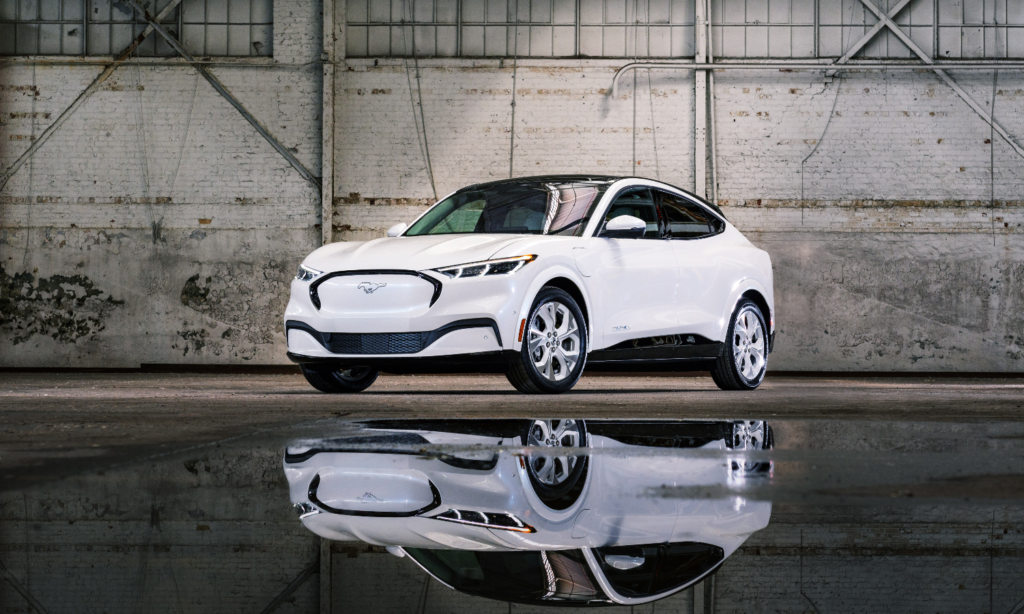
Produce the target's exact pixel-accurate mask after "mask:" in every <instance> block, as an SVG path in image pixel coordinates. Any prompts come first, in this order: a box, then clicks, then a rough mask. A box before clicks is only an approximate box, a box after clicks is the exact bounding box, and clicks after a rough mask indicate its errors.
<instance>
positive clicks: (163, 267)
mask: <svg viewBox="0 0 1024 614" xmlns="http://www.w3.org/2000/svg"><path fill="white" fill-rule="evenodd" d="M320 13H321V6H320V2H319V1H312V0H279V1H277V2H275V6H274V14H275V28H274V58H273V60H272V61H269V60H262V59H255V60H251V59H244V60H235V61H229V62H227V63H221V64H217V65H215V66H213V67H212V69H211V70H212V72H214V73H215V74H216V75H217V77H218V78H219V79H220V80H221V81H222V82H223V83H224V85H225V86H226V87H227V88H228V89H229V90H230V91H231V92H232V93H233V94H234V95H235V96H237V97H238V98H239V100H240V101H241V102H242V104H243V105H244V106H246V107H247V108H248V109H249V111H250V112H251V113H252V114H253V115H254V116H255V117H256V118H257V119H258V120H259V121H260V122H262V123H263V124H264V125H265V126H266V127H267V128H268V129H269V130H270V131H271V132H272V133H273V134H275V135H276V136H277V137H278V139H279V140H280V141H281V142H282V143H283V144H284V145H285V146H286V147H288V148H291V149H292V151H293V152H294V153H295V155H296V157H297V158H298V159H299V160H300V161H301V162H302V163H303V164H304V165H305V166H306V167H307V168H309V169H311V170H312V172H313V173H314V174H315V175H319V174H320V142H321V141H320V116H321V109H322V106H321V104H320V83H321V79H320V69H319V66H318V65H316V64H310V62H312V61H314V60H316V59H318V58H319V55H320V40H321V38H320ZM72 61H73V60H72ZM134 62H135V60H132V61H131V62H129V63H126V64H125V65H124V66H122V67H121V68H119V69H118V70H117V72H115V73H114V75H113V76H112V77H111V78H110V80H108V81H107V82H106V83H105V84H104V85H103V86H102V88H101V89H100V91H98V92H97V93H96V94H95V95H93V96H92V98H90V99H89V100H88V102H86V103H85V104H84V105H83V106H82V107H81V108H80V109H79V110H78V112H77V113H75V115H73V116H72V117H71V119H70V120H68V122H67V123H66V124H64V126H63V127H62V128H61V129H60V130H59V131H57V132H56V133H55V134H54V136H53V137H52V138H51V139H50V140H49V141H48V142H47V143H46V144H45V145H44V146H43V147H42V148H41V149H40V150H39V151H38V152H37V154H36V155H35V156H34V157H33V158H31V160H30V161H29V162H28V163H26V164H25V165H24V166H23V167H22V168H21V170H20V171H19V172H18V173H17V174H15V175H14V177H13V178H12V179H11V181H10V182H9V183H8V184H7V185H6V186H5V187H4V189H3V191H2V192H0V344H2V345H3V346H4V348H5V350H4V351H3V352H0V366H58V367H137V366H139V365H140V364H141V363H218V362H219V363H235V364H267V363H280V362H282V360H284V354H283V350H282V347H283V332H282V331H281V328H282V324H281V314H282V313H283V310H284V306H285V304H286V302H287V289H288V284H289V282H290V280H291V278H292V276H293V275H294V269H295V266H296V264H297V263H298V262H299V261H301V259H302V258H303V257H304V256H305V254H307V253H308V252H309V251H311V250H312V249H314V248H315V247H317V246H318V245H319V239H320V231H319V228H318V224H319V217H320V213H319V201H320V191H319V188H317V187H314V186H311V185H310V184H308V183H307V182H306V181H305V180H303V179H302V177H301V176H300V175H299V174H298V173H297V172H296V171H295V170H294V169H293V168H292V167H291V166H289V165H288V163H287V162H286V161H285V160H284V159H283V158H282V157H281V156H280V155H279V154H278V153H277V152H275V151H274V150H273V149H272V148H271V146H270V145H269V144H268V143H267V142H266V141H265V140H264V139H263V138H262V137H261V136H259V135H258V134H257V133H256V131H255V130H254V129H253V128H252V127H251V126H250V125H249V124H248V123H247V122H246V121H245V120H244V119H243V118H242V116H241V115H240V114H239V113H238V112H237V111H235V110H234V109H233V108H232V107H231V106H230V105H229V104H228V102H227V101H226V100H224V99H223V98H222V97H221V96H220V95H218V94H217V93H216V92H215V91H214V90H213V89H212V88H211V87H210V85H209V84H208V83H207V82H206V81H204V80H203V79H202V78H200V77H199V76H198V74H197V73H196V71H195V70H193V69H192V68H191V67H189V66H187V65H182V64H181V63H180V62H177V61H175V60H160V59H157V60H155V61H149V62H146V61H145V60H144V61H143V64H144V65H141V66H139V65H135V64H134ZM101 70H102V66H98V65H87V64H81V63H79V64H72V65H66V64H65V65H45V64H39V63H29V62H17V61H16V62H10V61H8V62H5V63H2V64H0V110H2V119H0V141H2V143H3V145H2V146H0V166H3V167H4V168H5V169H6V168H7V167H8V166H9V165H10V164H11V163H12V162H13V161H14V160H15V159H16V158H17V157H18V156H20V155H21V153H22V152H23V151H24V150H25V149H27V148H28V146H29V144H30V143H31V141H32V140H34V139H35V138H36V137H38V135H39V134H40V133H41V132H42V131H43V129H45V127H46V126H48V125H49V124H50V123H51V122H52V121H53V119H55V118H56V116H57V115H58V114H59V113H60V112H61V111H63V110H64V108H65V107H66V106H67V105H69V104H70V103H71V102H72V101H73V100H74V98H75V97H76V96H77V95H78V93H79V92H80V91H82V90H83V89H85V87H86V86H87V85H88V84H89V83H91V82H92V80H93V79H94V78H95V76H96V75H98V74H99V73H100V71H101Z"/></svg>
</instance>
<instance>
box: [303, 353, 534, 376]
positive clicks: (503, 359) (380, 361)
mask: <svg viewBox="0 0 1024 614" xmlns="http://www.w3.org/2000/svg"><path fill="white" fill-rule="evenodd" d="M518 357H519V352H515V351H512V350H505V351H501V352H480V353H476V354H454V355H452V356H423V357H415V356H409V357H395V358H344V359H338V358H333V357H328V358H320V357H314V356H303V355H301V354H293V353H291V352H288V359H289V360H291V361H292V362H294V363H296V364H299V365H302V366H303V367H304V368H305V369H307V370H312V371H318V372H331V371H340V370H344V369H350V368H352V367H370V368H372V369H376V370H378V371H384V372H386V373H393V374H395V375H410V374H427V373H504V372H505V370H506V369H507V368H508V363H509V360H512V359H515V358H518Z"/></svg>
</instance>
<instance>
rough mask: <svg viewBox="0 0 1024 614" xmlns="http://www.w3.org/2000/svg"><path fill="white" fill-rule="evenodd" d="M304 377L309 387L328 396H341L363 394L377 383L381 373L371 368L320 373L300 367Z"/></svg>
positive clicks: (354, 368)
mask: <svg viewBox="0 0 1024 614" xmlns="http://www.w3.org/2000/svg"><path fill="white" fill-rule="evenodd" d="M300 367H301V369H302V375H303V376H305V378H306V381H307V382H309V385H310V386H312V387H314V388H316V389H317V390H319V391H320V392H326V393H328V394H340V393H345V392H362V391H364V390H366V389H367V388H369V387H370V385H372V384H373V382H375V381H377V376H378V375H380V371H377V370H375V369H371V368H370V367H352V368H351V369H345V370H342V371H328V372H326V373H320V372H317V371H313V370H312V369H309V368H307V367H306V366H305V365H300Z"/></svg>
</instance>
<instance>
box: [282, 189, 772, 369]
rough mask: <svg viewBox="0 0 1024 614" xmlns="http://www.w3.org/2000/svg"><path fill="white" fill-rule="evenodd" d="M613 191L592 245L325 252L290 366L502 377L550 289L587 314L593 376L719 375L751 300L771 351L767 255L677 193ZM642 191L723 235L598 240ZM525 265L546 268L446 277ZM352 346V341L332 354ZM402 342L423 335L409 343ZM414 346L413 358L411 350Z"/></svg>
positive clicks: (380, 243)
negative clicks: (693, 213)
mask: <svg viewBox="0 0 1024 614" xmlns="http://www.w3.org/2000/svg"><path fill="white" fill-rule="evenodd" d="M527 179H531V178H527ZM556 179H558V178H553V179H552V181H554V180H556ZM561 180H562V181H570V180H572V181H583V179H582V178H579V177H575V178H562V179H561ZM595 181H597V180H595ZM600 181H603V182H604V184H606V185H607V187H606V189H605V190H604V192H603V195H602V196H601V198H600V200H599V201H598V202H597V204H596V205H595V206H594V207H595V208H594V209H593V211H594V213H593V214H592V215H591V216H590V217H589V220H588V221H587V222H586V224H585V227H584V228H583V230H582V231H580V232H579V236H563V235H537V234H473V233H468V234H437V235H425V236H394V237H386V238H380V239H374V240H371V241H360V242H339V243H332V244H329V245H325V246H324V247H321V248H319V249H317V250H316V251H314V252H313V253H311V254H310V255H309V256H308V257H307V258H306V259H305V261H304V262H303V266H304V267H307V268H308V269H313V270H315V271H317V272H320V273H322V274H321V275H320V276H319V277H317V278H316V279H314V280H312V281H304V280H301V279H298V278H296V279H295V280H294V281H292V285H291V300H290V301H289V303H288V306H287V309H286V312H285V327H286V334H287V342H288V352H289V357H290V358H291V359H292V360H293V361H295V362H298V363H300V364H307V365H309V364H315V363H320V364H322V365H331V366H336V367H338V368H343V367H346V366H353V365H373V366H374V367H375V368H381V369H387V370H389V371H391V372H409V371H417V370H426V371H430V370H444V371H447V370H451V371H457V370H467V369H469V370H486V368H487V365H489V364H497V365H498V366H497V367H494V369H495V370H498V371H500V370H501V369H502V367H501V366H500V365H501V364H502V361H503V360H505V359H507V358H508V356H510V355H515V354H517V353H518V352H519V351H520V349H521V346H522V340H521V338H520V337H521V332H520V331H521V328H522V326H523V325H524V318H525V317H526V315H527V314H528V313H529V311H530V309H531V306H532V305H533V303H534V300H535V298H536V297H537V295H538V293H539V292H540V291H541V289H542V288H544V287H545V286H551V285H555V286H558V287H561V288H563V289H566V290H567V291H569V292H570V294H573V296H574V298H576V299H577V302H578V303H580V308H581V309H582V311H583V314H584V317H585V319H586V326H587V331H588V337H589V347H588V348H587V349H588V352H589V357H588V358H587V365H588V367H590V366H595V365H599V364H600V363H604V364H606V365H608V364H610V365H612V366H614V367H615V368H620V367H621V366H622V365H623V364H625V363H627V362H639V363H643V364H647V365H650V364H652V363H654V362H658V363H662V364H671V365H672V368H678V369H682V370H685V369H688V368H694V369H699V368H707V362H708V361H709V360H711V361H713V360H714V359H715V358H716V357H717V356H718V355H719V350H720V348H721V347H722V346H721V344H722V343H723V342H724V341H725V337H726V336H727V331H728V327H729V322H730V316H731V315H732V314H733V312H734V310H735V308H736V305H737V303H738V302H739V301H740V300H741V299H742V298H744V297H748V298H751V299H752V300H753V301H754V302H756V303H757V304H758V305H759V306H761V311H762V312H764V313H763V316H764V321H765V325H766V328H767V329H768V335H769V336H768V351H770V349H771V342H772V341H773V340H774V328H775V322H774V320H775V318H774V313H775V306H774V295H773V287H772V267H771V261H770V258H769V256H768V254H767V253H766V252H764V251H763V250H761V249H758V248H757V247H755V246H754V245H753V244H751V243H750V241H748V240H747V239H746V238H745V237H744V236H743V235H742V234H741V233H740V232H739V231H738V230H737V229H736V228H735V227H734V226H733V225H732V224H730V223H728V221H726V220H725V218H724V217H722V216H721V214H720V212H719V211H718V210H717V209H715V208H713V207H711V206H710V205H708V204H707V203H706V202H704V201H702V200H700V199H697V198H696V197H694V196H693V195H691V194H689V193H687V192H684V191H682V190H679V189H678V188H675V187H672V186H669V185H667V184H664V183H661V182H658V181H653V180H648V179H640V178H625V179H613V178H602V179H601V180H600ZM637 186H641V187H648V188H651V189H652V190H656V191H660V192H661V193H667V194H671V195H674V196H676V197H680V198H683V199H687V200H688V201H690V202H693V203H695V204H697V205H698V206H700V207H702V208H703V209H704V210H705V211H706V212H707V213H708V214H709V215H711V216H714V218H715V219H716V220H719V221H716V223H717V224H720V225H721V226H720V227H721V231H720V232H717V234H714V235H713V236H707V237H705V238H700V239H695V240H671V239H655V240H651V239H622V238H604V237H600V236H596V235H597V233H598V232H599V231H600V230H601V228H602V224H603V223H604V219H605V215H606V212H607V211H608V208H609V206H610V205H611V204H612V203H613V201H614V199H615V197H616V196H617V195H618V194H619V193H621V191H622V190H624V189H627V188H632V187H637ZM453 194H455V193H453ZM442 202H443V201H442ZM424 215H427V214H426V213H425V214H424ZM421 217H422V216H421ZM523 255H536V259H535V261H532V262H530V263H529V264H527V265H525V266H523V267H522V268H521V269H520V270H518V271H516V272H514V273H511V274H503V275H491V276H484V277H474V278H455V279H449V278H447V277H446V276H445V275H443V274H441V273H439V272H437V271H436V269H438V268H442V267H449V266H452V265H460V264H464V263H474V262H481V261H490V260H495V259H500V258H505V257H516V256H523ZM311 289H313V290H315V296H314V294H311ZM339 333H340V334H341V335H347V337H344V339H349V340H350V341H344V342H340V341H339V342H338V343H339V344H340V345H333V346H332V343H331V342H329V341H326V340H327V339H329V338H331V335H332V334H335V335H336V334H339ZM373 333H389V334H391V335H392V337H391V338H392V339H393V341H392V342H391V345H388V344H387V342H386V341H385V342H382V343H383V345H381V344H380V343H378V344H377V345H374V344H371V343H369V342H365V343H363V344H362V345H360V343H361V342H360V339H361V338H366V339H370V337H365V335H366V334H373ZM401 333H420V334H422V335H423V336H422V337H416V336H415V335H413V336H408V335H406V336H404V337H403V336H400V335H396V334H401ZM431 333H432V334H431ZM360 335H363V337H360ZM428 337H429V338H428ZM342 338H343V337H342V336H337V337H334V339H336V340H337V339H342ZM410 340H411V341H410ZM650 340H654V342H653V343H650ZM406 341H410V343H411V345H407V346H404V347H403V344H404V343H405V342H406ZM417 341H419V344H417ZM427 341H429V343H428V344H427V345H426V346H425V347H420V346H421V345H422V344H423V343H425V342H427ZM345 344H348V345H345ZM353 344H354V345H353ZM630 344H632V345H630ZM626 346H629V347H626ZM410 348H411V349H414V350H416V351H406V350H408V349H410ZM332 350H334V351H332ZM492 359H493V360H492Z"/></svg>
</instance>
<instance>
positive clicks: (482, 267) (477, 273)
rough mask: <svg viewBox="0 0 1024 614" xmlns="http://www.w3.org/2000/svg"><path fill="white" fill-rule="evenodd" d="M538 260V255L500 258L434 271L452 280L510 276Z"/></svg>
mask: <svg viewBox="0 0 1024 614" xmlns="http://www.w3.org/2000/svg"><path fill="white" fill-rule="evenodd" d="M536 259H537V254H530V255H529V256H516V257H514V258H499V259H497V260H484V261H483V262H469V263H467V264H457V265H455V266H446V267H442V268H440V269H434V270H435V271H437V272H438V273H440V274H442V275H446V276H448V277H451V278H453V279H454V278H456V277H458V278H462V277H483V276H485V275H508V274H510V273H515V272H516V271H518V270H519V269H521V268H523V267H524V266H526V265H527V264H528V263H530V262H533V261H534V260H536Z"/></svg>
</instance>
